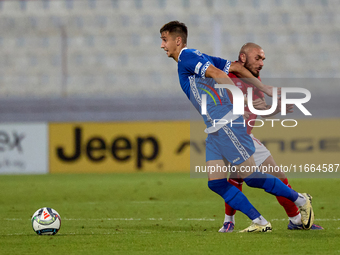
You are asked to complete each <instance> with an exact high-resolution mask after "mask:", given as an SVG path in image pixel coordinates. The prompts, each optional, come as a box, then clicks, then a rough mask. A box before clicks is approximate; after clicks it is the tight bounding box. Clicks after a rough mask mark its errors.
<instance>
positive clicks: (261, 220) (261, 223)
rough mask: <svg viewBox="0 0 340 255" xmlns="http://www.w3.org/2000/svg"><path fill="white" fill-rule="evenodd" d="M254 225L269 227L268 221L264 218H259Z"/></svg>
mask: <svg viewBox="0 0 340 255" xmlns="http://www.w3.org/2000/svg"><path fill="white" fill-rule="evenodd" d="M253 222H254V223H256V224H259V225H267V224H268V221H267V220H266V219H265V218H263V216H260V217H257V218H256V219H254V220H253Z"/></svg>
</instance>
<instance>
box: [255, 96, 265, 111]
mask: <svg viewBox="0 0 340 255" xmlns="http://www.w3.org/2000/svg"><path fill="white" fill-rule="evenodd" d="M253 106H254V108H255V109H256V110H267V104H266V101H264V100H262V98H258V99H255V100H253Z"/></svg>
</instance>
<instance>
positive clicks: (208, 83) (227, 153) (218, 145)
mask: <svg viewBox="0 0 340 255" xmlns="http://www.w3.org/2000/svg"><path fill="white" fill-rule="evenodd" d="M160 34H161V39H162V43H161V48H162V49H163V50H164V51H165V52H166V54H167V56H168V57H170V58H173V59H174V60H175V61H176V62H177V63H178V76H179V81H180V85H181V88H182V90H183V91H184V93H185V94H186V96H187V97H188V99H189V100H190V101H191V103H192V104H193V105H194V106H195V108H196V109H197V110H198V111H199V112H202V107H203V106H202V100H201V99H202V95H204V94H205V93H208V92H209V93H210V94H211V93H216V95H218V94H217V92H216V90H215V86H216V83H220V84H233V82H232V81H231V79H230V78H229V77H228V75H227V73H228V72H237V73H238V74H239V75H241V76H242V77H243V78H253V80H252V83H253V85H255V86H256V87H258V88H259V89H260V90H261V91H263V92H265V93H266V94H268V95H271V94H272V89H271V88H269V87H268V86H265V85H263V84H262V83H261V82H260V81H259V80H258V79H255V78H254V76H253V75H252V74H251V73H250V72H249V70H247V69H246V68H244V67H243V66H242V65H241V64H239V63H231V62H230V61H228V60H224V59H220V58H216V57H211V56H208V55H206V54H203V53H201V52H199V51H198V50H195V49H188V48H187V47H186V42H187V34H188V31H187V27H186V26H185V24H183V23H180V22H178V21H172V22H169V23H167V24H165V25H164V26H163V27H162V28H161V29H160ZM206 78H211V79H206ZM219 92H220V97H218V98H219V99H220V100H221V101H220V104H215V102H214V101H213V99H211V97H208V99H207V105H206V108H207V109H206V114H205V115H203V116H202V117H203V119H204V122H205V124H206V125H207V128H210V127H211V126H212V125H213V120H216V119H224V118H226V116H232V117H230V118H231V119H234V120H235V121H237V122H242V121H243V116H240V115H236V116H235V115H233V114H232V109H233V105H232V104H231V102H230V99H229V97H228V93H227V91H226V90H219ZM228 120H229V118H228ZM254 152H255V147H254V142H253V140H252V138H251V137H250V136H249V135H248V134H247V132H246V128H245V127H243V126H242V125H238V126H235V125H234V126H231V125H230V123H229V124H225V125H220V127H219V128H218V129H217V130H216V129H215V130H214V132H212V133H209V134H208V137H207V139H206V162H207V166H208V167H216V168H217V167H220V168H221V167H223V166H225V164H224V159H227V160H228V161H229V162H232V164H233V165H234V166H236V167H237V169H241V168H243V169H245V168H247V169H255V168H256V164H255V160H254V157H253V154H254ZM239 174H240V176H241V177H242V178H243V179H244V181H245V182H246V183H247V185H248V186H250V187H253V188H261V189H264V190H265V191H266V192H268V193H270V194H273V195H275V196H283V197H285V198H287V199H289V200H290V201H292V202H294V203H295V204H296V205H297V206H298V207H299V210H300V212H301V216H302V222H303V227H304V228H306V229H309V228H310V227H311V226H312V224H313V221H314V212H313V209H312V206H311V203H310V200H309V195H308V194H305V193H304V194H300V193H297V192H296V191H295V190H293V189H290V188H289V187H287V186H286V185H285V184H284V183H283V182H282V181H280V180H279V179H278V178H276V177H273V176H270V175H268V174H266V173H260V172H258V171H243V172H241V171H240V172H239ZM227 175H228V173H226V172H209V173H208V187H209V188H210V189H211V190H212V191H214V192H215V193H217V194H218V195H220V196H221V197H222V198H223V199H224V201H225V202H226V203H227V204H229V205H230V206H231V207H232V208H234V209H236V210H239V211H241V212H243V213H244V214H246V215H247V216H248V217H249V218H250V219H251V220H252V224H251V225H250V226H249V227H248V228H246V229H244V230H243V231H241V232H269V231H271V230H272V227H271V224H270V222H268V221H267V220H266V219H265V218H264V217H263V216H262V215H261V214H260V213H259V212H258V211H257V210H256V209H255V208H254V206H253V205H252V204H251V203H250V202H249V201H248V199H247V198H246V197H245V195H244V194H243V193H242V192H241V191H239V190H238V189H237V188H236V187H234V186H233V185H231V184H230V183H229V182H228V180H227Z"/></svg>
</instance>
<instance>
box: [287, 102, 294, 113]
mask: <svg viewBox="0 0 340 255" xmlns="http://www.w3.org/2000/svg"><path fill="white" fill-rule="evenodd" d="M293 108H294V105H293V104H287V106H286V112H287V113H292V112H294V110H293Z"/></svg>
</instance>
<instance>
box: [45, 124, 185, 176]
mask: <svg viewBox="0 0 340 255" xmlns="http://www.w3.org/2000/svg"><path fill="white" fill-rule="evenodd" d="M189 126H190V124H189V122H188V121H167V122H166V121H162V122H157V121H155V122H121V123H116V122H115V123H51V124H50V126H49V132H50V145H49V147H50V148H49V149H50V172H51V173H89V172H91V173H107V172H136V171H147V172H179V171H182V172H184V171H187V172H188V171H189V160H190V159H189V158H190V150H189V145H188V142H189V138H190V129H189Z"/></svg>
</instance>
